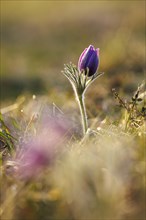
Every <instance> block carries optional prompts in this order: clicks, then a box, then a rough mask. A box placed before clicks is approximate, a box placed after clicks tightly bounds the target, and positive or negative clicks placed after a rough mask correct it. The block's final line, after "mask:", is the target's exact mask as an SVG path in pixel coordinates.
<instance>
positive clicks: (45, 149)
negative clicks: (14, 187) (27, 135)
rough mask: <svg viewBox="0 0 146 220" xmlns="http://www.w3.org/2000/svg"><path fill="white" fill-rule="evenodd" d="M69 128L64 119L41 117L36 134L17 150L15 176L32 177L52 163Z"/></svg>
mask: <svg viewBox="0 0 146 220" xmlns="http://www.w3.org/2000/svg"><path fill="white" fill-rule="evenodd" d="M69 130H70V127H69V122H68V121H67V120H65V119H63V120H62V119H60V118H57V119H56V118H53V117H50V118H49V119H48V118H47V119H45V118H43V120H42V121H41V123H40V125H39V128H38V132H37V134H36V136H34V137H32V139H31V140H29V141H28V143H27V144H25V145H24V146H23V147H22V148H21V149H20V150H18V151H17V154H16V159H15V162H16V163H17V164H18V169H17V172H16V173H17V176H18V177H20V178H22V179H29V178H33V177H35V176H37V175H38V174H39V173H40V172H41V171H42V169H43V168H45V167H47V166H48V165H50V164H52V163H53V161H54V159H55V157H56V155H57V154H58V153H59V152H60V150H61V149H62V146H63V143H64V140H65V139H66V138H65V137H67V134H69V132H68V131H69Z"/></svg>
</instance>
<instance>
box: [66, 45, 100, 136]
mask: <svg viewBox="0 0 146 220" xmlns="http://www.w3.org/2000/svg"><path fill="white" fill-rule="evenodd" d="M98 66H99V48H97V49H95V48H94V47H93V46H92V45H90V46H89V47H88V48H86V49H85V50H84V51H83V52H82V54H81V55H80V58H79V61H78V67H77V66H76V65H73V64H72V63H70V64H65V67H64V71H63V74H64V75H65V76H66V77H67V79H68V80H69V81H70V83H71V85H72V87H73V90H74V93H75V97H76V100H77V102H78V105H79V108H80V113H81V122H82V128H83V135H85V134H86V132H87V131H88V120H87V113H86V107H85V103H84V95H85V92H86V90H87V88H88V87H89V86H90V85H91V83H92V82H93V81H94V80H95V79H97V78H98V77H99V76H101V75H102V74H103V73H98V72H97V69H98Z"/></svg>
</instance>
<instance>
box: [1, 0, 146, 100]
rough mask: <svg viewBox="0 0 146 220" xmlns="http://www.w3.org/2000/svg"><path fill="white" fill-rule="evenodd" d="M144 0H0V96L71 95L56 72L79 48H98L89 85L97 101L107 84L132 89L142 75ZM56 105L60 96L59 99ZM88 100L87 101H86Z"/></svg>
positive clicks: (106, 92)
mask: <svg viewBox="0 0 146 220" xmlns="http://www.w3.org/2000/svg"><path fill="white" fill-rule="evenodd" d="M144 4H145V2H144V1H124V2H122V1H103V2H102V1H35V0H34V1H7V0H5V1H1V32H2V33H1V100H2V101H3V103H5V102H6V101H8V100H15V99H16V98H17V97H18V96H20V95H21V94H27V93H30V94H35V95H38V94H41V95H42V94H43V95H49V96H48V97H50V99H51V98H52V100H56V99H57V97H61V95H62V96H67V97H69V98H70V96H72V95H73V93H72V88H71V86H70V84H69V82H67V79H66V78H65V77H64V76H63V74H62V73H61V70H63V68H64V63H69V62H70V61H71V62H73V63H74V64H76V65H77V63H78V58H79V56H80V54H81V52H82V51H83V50H84V48H86V47H88V46H89V45H90V44H93V45H94V46H95V47H99V48H100V67H99V72H105V74H104V76H102V77H101V78H99V79H98V81H96V83H94V84H93V85H92V88H90V89H89V91H88V93H87V97H90V96H91V95H92V97H93V102H94V103H96V104H98V102H101V101H102V99H103V98H104V99H105V97H107V96H110V94H111V88H113V87H114V88H118V89H120V90H122V91H124V92H126V94H129V93H130V95H131V93H132V92H133V91H134V90H135V89H136V88H137V86H138V84H140V83H141V82H142V81H143V80H144V61H145V5H144ZM59 101H60V103H59V104H61V99H60V98H59ZM90 104H91V103H90Z"/></svg>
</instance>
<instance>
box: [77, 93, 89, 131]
mask: <svg viewBox="0 0 146 220" xmlns="http://www.w3.org/2000/svg"><path fill="white" fill-rule="evenodd" d="M76 96H77V97H76V98H77V102H78V105H79V109H80V114H81V121H82V128H83V135H85V134H86V132H87V129H88V121H87V113H86V107H85V102H84V95H83V94H81V95H79V94H76Z"/></svg>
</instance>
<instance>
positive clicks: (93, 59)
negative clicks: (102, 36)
mask: <svg viewBox="0 0 146 220" xmlns="http://www.w3.org/2000/svg"><path fill="white" fill-rule="evenodd" d="M98 66H99V48H97V49H95V48H94V47H93V46H92V45H90V46H89V47H88V48H86V49H85V50H84V51H83V52H82V54H81V56H80V58H79V61H78V69H79V70H80V71H82V70H84V71H85V74H86V73H87V72H86V71H87V68H89V73H88V76H92V75H94V74H95V73H96V71H97V68H98Z"/></svg>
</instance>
